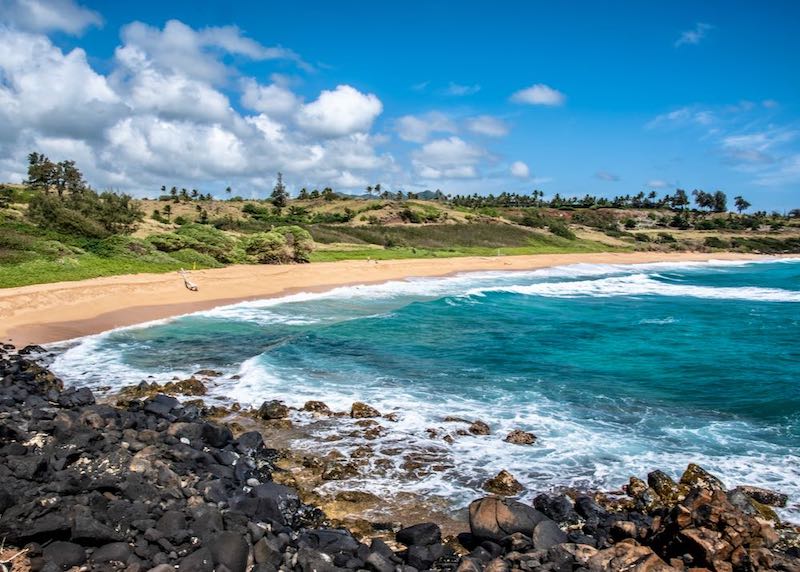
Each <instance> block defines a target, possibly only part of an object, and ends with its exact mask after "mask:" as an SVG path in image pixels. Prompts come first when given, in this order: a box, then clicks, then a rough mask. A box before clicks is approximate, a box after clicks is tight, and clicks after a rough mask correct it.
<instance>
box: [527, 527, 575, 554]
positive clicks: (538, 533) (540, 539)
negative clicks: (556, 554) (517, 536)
mask: <svg viewBox="0 0 800 572" xmlns="http://www.w3.org/2000/svg"><path fill="white" fill-rule="evenodd" d="M531 540H532V541H533V547H534V548H535V549H536V550H547V549H549V548H552V547H553V546H555V545H556V544H561V543H563V542H566V541H567V534H566V533H565V532H564V531H563V530H561V529H560V528H559V527H558V525H557V524H556V523H555V522H554V521H552V520H543V521H541V522H540V523H539V524H537V525H536V527H535V528H534V529H533V533H532V534H531Z"/></svg>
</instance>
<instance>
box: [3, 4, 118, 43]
mask: <svg viewBox="0 0 800 572" xmlns="http://www.w3.org/2000/svg"><path fill="white" fill-rule="evenodd" d="M0 22H4V23H9V24H11V25H12V26H14V27H16V28H18V29H20V30H27V31H31V32H54V31H60V32H66V33H67V34H72V35H78V34H80V33H81V32H83V31H84V30H85V29H86V28H88V27H89V26H101V25H102V24H103V19H102V18H101V17H100V14H98V13H97V12H95V11H94V10H90V9H88V8H86V7H84V6H80V5H79V4H77V3H75V2H74V1H73V0H0Z"/></svg>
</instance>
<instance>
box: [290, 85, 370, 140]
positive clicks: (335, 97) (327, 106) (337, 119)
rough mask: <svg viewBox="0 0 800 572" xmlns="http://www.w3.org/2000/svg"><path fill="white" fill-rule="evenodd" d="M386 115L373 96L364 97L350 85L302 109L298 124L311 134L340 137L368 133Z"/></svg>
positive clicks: (330, 92)
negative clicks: (381, 115) (374, 123)
mask: <svg viewBox="0 0 800 572" xmlns="http://www.w3.org/2000/svg"><path fill="white" fill-rule="evenodd" d="M382 111H383V104H382V103H381V101H380V100H379V99H378V98H377V96H375V95H374V94H372V93H368V94H364V93H361V92H360V91H358V90H357V89H355V88H353V87H351V86H349V85H339V86H337V87H336V89H334V90H324V91H323V92H322V93H321V94H320V96H319V97H318V98H317V99H316V100H315V101H312V102H311V103H308V104H306V105H304V106H302V108H301V109H300V111H299V113H298V116H297V122H298V124H299V125H301V126H302V127H303V128H305V129H307V130H308V131H310V132H311V133H315V134H317V135H322V136H325V137H340V136H342V135H348V134H350V133H355V132H357V131H368V130H369V129H370V128H371V127H372V122H373V121H375V118H376V117H378V115H380V114H381V112H382Z"/></svg>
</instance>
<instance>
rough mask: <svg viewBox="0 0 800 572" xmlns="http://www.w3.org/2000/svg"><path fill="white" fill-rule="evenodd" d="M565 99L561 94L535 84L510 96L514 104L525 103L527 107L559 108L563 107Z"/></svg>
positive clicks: (548, 87) (545, 86) (543, 85)
mask: <svg viewBox="0 0 800 572" xmlns="http://www.w3.org/2000/svg"><path fill="white" fill-rule="evenodd" d="M566 99H567V98H566V96H565V95H564V94H563V93H561V92H560V91H558V90H557V89H553V88H552V87H550V86H549V85H545V84H543V83H536V84H534V85H532V86H530V87H527V88H525V89H521V90H519V91H517V92H516V93H514V94H513V95H512V96H511V101H513V102H514V103H525V104H529V105H549V106H559V105H564V102H565V101H566Z"/></svg>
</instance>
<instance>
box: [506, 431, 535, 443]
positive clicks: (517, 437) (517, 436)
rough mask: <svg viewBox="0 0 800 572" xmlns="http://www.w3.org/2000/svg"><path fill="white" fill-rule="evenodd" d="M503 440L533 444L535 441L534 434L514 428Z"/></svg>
mask: <svg viewBox="0 0 800 572" xmlns="http://www.w3.org/2000/svg"><path fill="white" fill-rule="evenodd" d="M503 441H505V442H506V443H512V444H514V445H533V444H534V443H536V435H534V434H533V433H528V432H527V431H522V430H520V429H514V430H513V431H512V432H511V433H509V434H508V435H506V438H505V439H503Z"/></svg>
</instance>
